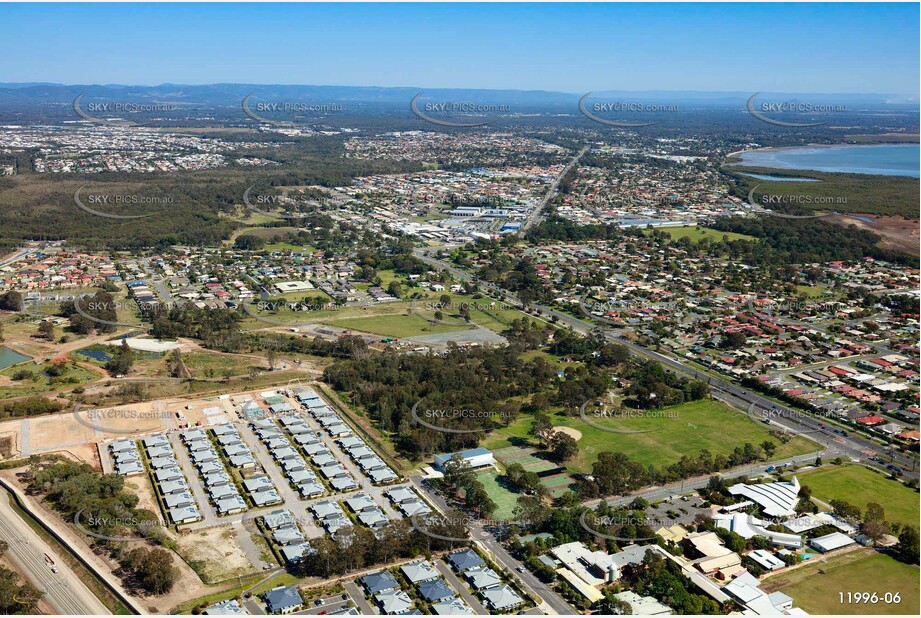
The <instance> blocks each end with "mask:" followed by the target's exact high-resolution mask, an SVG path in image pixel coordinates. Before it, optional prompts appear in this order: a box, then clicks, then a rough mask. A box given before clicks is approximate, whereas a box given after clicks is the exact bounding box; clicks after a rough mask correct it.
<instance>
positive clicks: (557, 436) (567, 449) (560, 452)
mask: <svg viewBox="0 0 921 618" xmlns="http://www.w3.org/2000/svg"><path fill="white" fill-rule="evenodd" d="M550 449H551V451H552V454H553V459H555V460H556V461H557V462H558V463H563V462H565V461H568V460H569V459H572V458H573V457H575V456H576V454H577V453H578V452H579V445H578V444H577V443H576V439H575V438H573V437H572V436H571V435H569V434H568V433H563V432H562V431H556V432H554V433H553V436H551V438H550Z"/></svg>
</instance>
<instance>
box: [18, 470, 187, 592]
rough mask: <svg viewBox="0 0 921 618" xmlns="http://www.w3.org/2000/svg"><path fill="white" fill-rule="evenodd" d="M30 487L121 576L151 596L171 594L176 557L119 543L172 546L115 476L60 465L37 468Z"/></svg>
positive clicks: (156, 520)
mask: <svg viewBox="0 0 921 618" xmlns="http://www.w3.org/2000/svg"><path fill="white" fill-rule="evenodd" d="M28 487H29V490H30V491H31V492H34V493H39V494H42V495H43V496H44V497H45V500H46V501H47V502H48V503H49V504H50V505H51V506H52V507H53V508H54V509H55V510H56V511H58V512H59V513H60V514H61V516H62V517H63V518H64V520H65V521H68V522H74V525H76V526H78V527H79V528H80V529H81V532H84V533H87V532H89V533H91V535H92V538H93V545H96V546H99V547H100V548H102V549H103V550H105V551H107V552H108V553H109V554H110V555H112V557H113V558H115V559H116V560H117V561H118V563H119V565H120V569H119V575H121V576H122V577H123V578H124V579H125V581H126V582H127V583H128V584H130V585H132V586H136V587H137V588H138V589H139V590H141V591H143V592H146V593H148V594H163V593H166V592H169V591H170V590H171V589H172V587H173V585H174V584H175V583H176V581H177V580H178V578H179V570H178V569H177V568H176V567H175V566H173V559H172V555H171V554H170V553H169V552H167V551H165V550H163V549H161V548H153V549H149V548H138V547H135V548H133V549H131V550H128V549H127V547H126V545H128V542H126V541H122V540H119V539H125V538H147V539H149V540H150V542H151V543H159V544H164V545H168V544H169V540H168V539H167V537H166V536H165V531H164V529H163V527H162V524H161V523H160V519H159V517H157V515H156V514H154V513H152V512H150V511H148V510H146V509H139V508H137V505H138V501H139V500H138V497H137V495H135V494H134V493H131V492H129V491H126V490H125V479H124V477H122V476H119V475H117V474H99V473H98V472H97V471H96V470H95V469H94V468H93V467H92V466H90V465H89V464H85V463H77V462H72V461H64V460H59V461H56V462H53V463H36V464H33V465H32V466H31V467H30V469H29V478H28Z"/></svg>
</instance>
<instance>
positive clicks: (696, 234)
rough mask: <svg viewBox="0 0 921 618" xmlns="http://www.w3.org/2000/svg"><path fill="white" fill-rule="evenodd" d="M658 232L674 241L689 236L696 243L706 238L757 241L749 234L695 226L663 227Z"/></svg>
mask: <svg viewBox="0 0 921 618" xmlns="http://www.w3.org/2000/svg"><path fill="white" fill-rule="evenodd" d="M657 229H658V230H660V231H662V232H665V233H666V234H668V235H669V236H671V237H672V238H673V239H674V240H678V239H680V238H684V237H685V236H687V237H688V238H690V239H691V240H693V241H694V242H698V241H700V240H703V239H704V238H709V239H710V240H711V241H713V242H716V241H720V240H722V239H723V236H726V237H727V238H729V240H755V238H754V236H748V235H747V234H737V233H735V232H720V231H719V230H713V229H710V228H708V227H700V226H694V225H682V226H676V227H661V228H657Z"/></svg>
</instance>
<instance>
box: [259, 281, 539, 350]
mask: <svg viewBox="0 0 921 618" xmlns="http://www.w3.org/2000/svg"><path fill="white" fill-rule="evenodd" d="M385 285H386V284H385ZM312 292H313V291H312ZM427 294H428V296H426V297H424V298H421V299H419V300H417V301H416V307H415V311H413V308H412V303H411V302H410V301H409V300H403V301H398V302H390V303H381V304H374V305H366V306H344V307H342V308H339V309H328V310H322V311H292V310H291V309H289V308H287V307H283V306H282V307H280V308H279V309H277V310H275V311H260V309H259V307H258V305H256V304H254V305H252V306H251V307H250V311H251V312H253V313H255V314H257V315H261V316H264V317H265V318H267V319H268V320H270V321H271V322H269V324H274V323H282V324H291V325H294V324H306V323H311V322H314V323H322V324H330V325H332V326H337V327H339V328H344V329H347V330H354V331H361V332H366V333H373V334H375V335H381V336H382V337H397V338H405V337H414V336H419V335H432V334H439V333H453V332H458V331H463V330H469V329H472V328H476V326H482V327H483V328H487V329H489V330H491V331H493V332H497V333H498V332H501V331H503V330H506V328H508V324H509V323H510V322H511V321H512V320H514V319H517V318H521V317H523V316H524V314H523V313H521V312H519V311H518V310H516V309H510V308H504V307H502V306H501V304H500V303H496V304H495V305H494V306H491V305H490V304H491V303H493V302H494V301H492V299H489V298H479V299H474V298H473V297H471V296H466V295H463V294H449V296H450V297H451V302H452V303H453V304H455V305H460V304H462V303H467V306H468V307H469V308H470V319H471V322H470V323H469V324H466V323H465V322H464V320H463V318H461V316H460V314H459V312H458V311H457V310H454V309H451V308H445V309H444V310H442V312H441V313H442V315H441V320H442V321H444V322H449V324H441V323H434V322H432V321H430V320H434V319H435V310H434V309H433V308H432V306H433V303H438V302H439V298H440V294H438V293H434V292H428V293H427ZM305 295H316V292H314V293H313V294H305V293H297V294H295V295H293V296H294V299H295V300H300V299H301V298H303V297H304V296H305ZM288 300H291V298H289V299H288ZM245 324H246V325H247V327H248V328H265V327H266V325H267V323H266V322H260V321H258V320H256V319H253V318H247V319H246V320H245Z"/></svg>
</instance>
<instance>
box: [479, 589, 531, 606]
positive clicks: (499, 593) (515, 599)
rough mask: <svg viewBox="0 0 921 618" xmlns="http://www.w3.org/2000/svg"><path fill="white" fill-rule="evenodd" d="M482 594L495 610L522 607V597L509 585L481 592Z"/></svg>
mask: <svg viewBox="0 0 921 618" xmlns="http://www.w3.org/2000/svg"><path fill="white" fill-rule="evenodd" d="M480 594H481V595H482V597H483V599H484V600H485V601H486V603H487V604H488V605H489V606H490V607H492V608H493V609H506V608H509V607H517V606H519V605H521V597H520V596H518V594H517V593H516V592H515V591H514V590H512V587H511V586H509V585H508V584H502V585H501V586H496V587H495V588H487V589H486V590H481V591H480Z"/></svg>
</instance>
